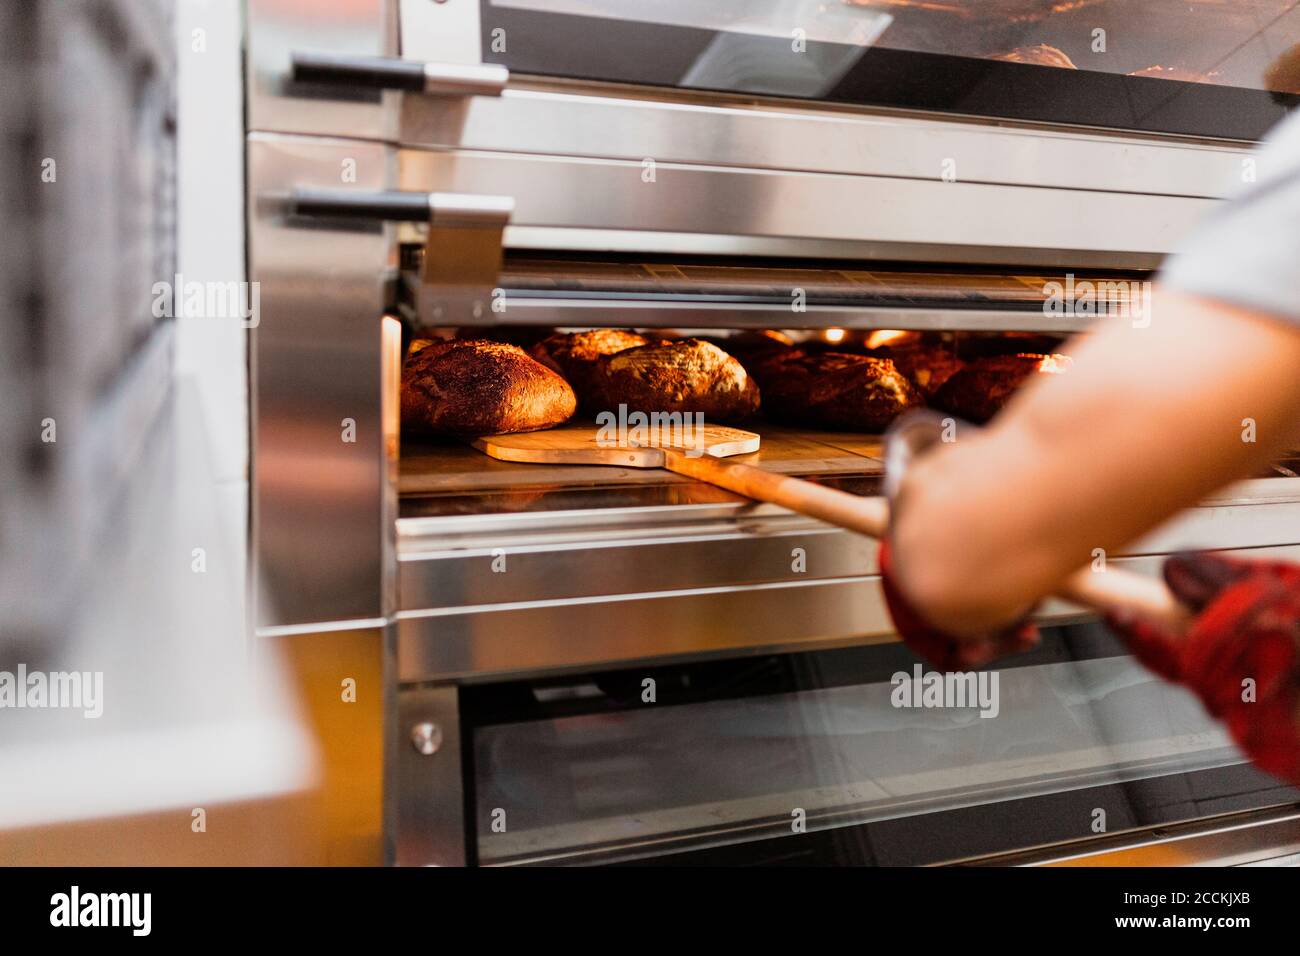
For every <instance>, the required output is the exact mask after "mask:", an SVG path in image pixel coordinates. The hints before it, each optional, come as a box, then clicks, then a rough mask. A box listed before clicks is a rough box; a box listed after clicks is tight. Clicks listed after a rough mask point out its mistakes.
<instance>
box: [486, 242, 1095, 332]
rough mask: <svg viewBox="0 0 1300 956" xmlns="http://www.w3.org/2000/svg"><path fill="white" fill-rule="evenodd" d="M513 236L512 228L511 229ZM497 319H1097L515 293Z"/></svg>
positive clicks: (634, 322)
mask: <svg viewBox="0 0 1300 956" xmlns="http://www.w3.org/2000/svg"><path fill="white" fill-rule="evenodd" d="M507 234H508V230H507ZM497 301H498V303H499V305H498V308H499V311H498V312H497V313H496V315H497V316H498V317H499V318H500V319H501V320H503V321H505V322H509V323H511V324H518V325H544V326H550V325H557V326H586V325H606V326H613V327H620V326H621V327H636V328H683V327H686V328H720V329H728V328H731V329H745V328H762V327H779V328H783V329H825V328H840V329H921V330H927V329H933V330H941V329H952V328H962V329H966V330H969V331H989V332H1059V333H1065V334H1071V333H1074V332H1078V331H1081V330H1083V329H1085V328H1088V327H1089V326H1090V325H1091V324H1092V323H1091V320H1090V318H1089V317H1084V316H1068V315H1060V316H1058V315H1045V314H1044V313H1043V312H1042V310H1037V311H1027V310H1010V309H962V310H960V311H957V310H954V309H900V308H894V307H879V308H859V307H853V306H824V305H809V306H806V307H804V308H803V309H802V310H801V311H798V312H796V311H794V310H793V309H791V308H790V307H789V306H781V305H736V304H734V303H726V302H691V301H672V300H663V299H646V300H639V301H638V300H635V299H613V300H611V299H600V298H589V299H579V298H573V299H568V298H562V297H550V296H546V297H543V296H530V295H527V294H514V293H512V292H510V291H509V290H506V291H505V294H504V295H501V296H499V297H498V300H497Z"/></svg>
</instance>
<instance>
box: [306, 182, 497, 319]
mask: <svg viewBox="0 0 1300 956" xmlns="http://www.w3.org/2000/svg"><path fill="white" fill-rule="evenodd" d="M514 210H515V201H514V199H512V198H511V197H509V196H481V195H473V194H469V193H421V192H408V191H403V190H382V191H364V190H353V189H304V188H299V189H295V190H294V191H293V193H292V194H291V195H290V197H289V201H288V209H287V211H288V214H289V215H290V216H306V217H310V218H316V219H363V220H386V221H393V222H415V223H424V224H425V225H427V227H428V235H427V237H426V239H425V243H424V267H423V271H422V273H421V275H420V289H419V295H418V302H417V311H418V313H419V322H420V325H422V326H423V327H425V328H432V327H434V326H446V325H462V324H470V323H474V322H481V321H482V320H483V316H484V315H486V314H487V313H488V311H490V310H491V308H492V297H493V294H494V292H495V289H496V285H497V280H498V279H499V277H500V275H501V257H502V251H503V248H504V245H503V236H504V232H505V228H506V226H507V225H508V224H509V222H510V217H511V216H512V215H513V214H514Z"/></svg>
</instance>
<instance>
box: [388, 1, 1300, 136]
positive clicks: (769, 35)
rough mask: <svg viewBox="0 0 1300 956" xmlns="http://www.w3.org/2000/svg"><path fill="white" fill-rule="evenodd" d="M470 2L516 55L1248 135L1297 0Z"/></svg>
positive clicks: (508, 54) (989, 111)
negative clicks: (478, 6) (1225, 0)
mask: <svg viewBox="0 0 1300 956" xmlns="http://www.w3.org/2000/svg"><path fill="white" fill-rule="evenodd" d="M480 18H481V25H482V29H481V37H482V56H483V60H484V61H485V62H490V63H501V64H504V65H506V66H507V67H508V68H509V69H510V70H511V72H512V73H532V74H543V75H548V76H558V77H567V78H577V79H584V80H604V81H616V82H623V83H636V84H644V85H653V86H661V87H667V86H672V87H681V88H688V89H702V90H712V91H723V92H731V93H744V94H760V95H766V96H785V97H797V98H800V99H809V100H822V101H828V102H836V103H850V104H857V105H870V106H888V107H902V108H907V109H918V110H927V111H940V112H945V113H956V114H965V115H973V116H984V117H1002V118H1011V119H1020V120H1031V121H1047V122H1060V123H1071V124H1081V125H1087V126H1098V127H1109V128H1114V129H1125V130H1141V131H1147V132H1162V133H1181V134H1190V135H1198V136H1213V137H1225V138H1233V139H1246V140H1250V139H1256V138H1258V137H1259V136H1260V135H1261V134H1262V133H1263V132H1264V131H1265V130H1266V129H1268V127H1270V126H1271V125H1272V124H1273V123H1275V122H1276V121H1277V120H1278V119H1279V118H1281V116H1282V115H1283V114H1284V112H1285V109H1286V108H1287V106H1288V105H1293V104H1294V103H1295V102H1296V99H1297V97H1296V96H1295V95H1294V94H1296V93H1297V92H1300V49H1297V48H1296V47H1295V46H1294V45H1295V44H1296V43H1297V41H1300V7H1297V5H1296V4H1295V3H1294V2H1293V0H1233V2H1231V3H1229V2H1224V0H1194V2H1188V0H1089V2H1083V3H1066V4H1062V3H1055V2H1053V0H990V2H985V3H977V4H970V3H933V2H920V0H831V2H824V0H708V2H704V3H701V2H699V0H659V2H656V3H646V2H645V0H481V4H480ZM430 42H432V41H430ZM420 45H421V39H420V37H419V36H413V35H407V36H405V37H404V39H403V46H404V54H405V55H408V56H409V55H411V51H412V50H415V49H418V48H419V46H420Z"/></svg>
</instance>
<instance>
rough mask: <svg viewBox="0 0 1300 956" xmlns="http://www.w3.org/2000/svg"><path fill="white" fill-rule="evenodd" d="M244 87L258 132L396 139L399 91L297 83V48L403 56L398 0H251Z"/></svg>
mask: <svg viewBox="0 0 1300 956" xmlns="http://www.w3.org/2000/svg"><path fill="white" fill-rule="evenodd" d="M245 16H246V18H247V19H246V31H247V32H246V36H245V83H244V86H245V89H246V90H247V94H248V128H249V130H251V131H268V132H270V131H274V132H281V133H314V134H318V135H322V136H355V137H358V138H362V139H379V140H391V139H393V138H394V137H395V136H396V133H397V126H398V112H397V104H398V101H399V99H400V94H398V93H395V92H392V91H380V90H358V91H353V92H351V93H348V92H346V91H342V92H341V91H339V90H332V89H329V88H321V87H319V86H306V85H302V84H294V83H292V81H291V80H290V57H291V56H292V55H293V53H295V52H314V53H350V54H357V55H361V56H396V55H397V3H396V0H290V2H285V0H248V2H247V4H246V5H245Z"/></svg>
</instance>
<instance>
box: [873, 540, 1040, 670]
mask: <svg viewBox="0 0 1300 956" xmlns="http://www.w3.org/2000/svg"><path fill="white" fill-rule="evenodd" d="M879 564H880V585H881V589H882V590H883V591H884V592H885V603H886V604H887V605H888V606H889V616H890V617H892V618H893V620H894V628H895V630H897V631H898V636H899V637H900V638H902V639H903V643H905V644H906V645H907V646H908V647H910V648H911V649H912V650H913V651H915V652H916V653H917V654H919V655H920V656H921V657H924V658H925V659H926V660H927V661H929V662H930V663H931V664H933V665H934V666H935V667H937V668H939V669H940V670H944V671H955V670H971V669H973V668H976V667H983V666H984V665H985V664H987V663H989V661H992V660H994V659H995V658H998V657H1003V656H1005V655H1007V654H1016V653H1019V652H1021V651H1027V650H1030V649H1032V648H1034V647H1036V646H1037V645H1038V642H1039V640H1040V637H1039V633H1038V628H1037V627H1036V626H1035V625H1034V624H1033V623H1032V622H1031V621H1029V620H1028V619H1026V620H1023V621H1019V622H1017V623H1015V624H1012V625H1010V626H1009V627H1007V628H1005V629H1004V630H1002V631H999V632H998V633H996V634H992V635H989V636H987V637H975V638H969V637H955V636H953V635H951V634H947V633H945V632H943V631H941V630H939V629H938V628H935V627H932V626H931V625H930V624H928V623H926V620H925V618H924V617H923V616H922V614H921V612H920V611H918V610H917V609H916V608H914V607H913V606H912V604H911V602H910V601H908V599H907V598H906V597H905V596H904V595H903V592H902V590H900V588H899V585H898V578H897V573H896V571H895V569H894V559H893V553H892V550H891V547H890V543H889V539H888V538H885V539H884V540H882V541H881V542H880V551H879Z"/></svg>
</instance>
